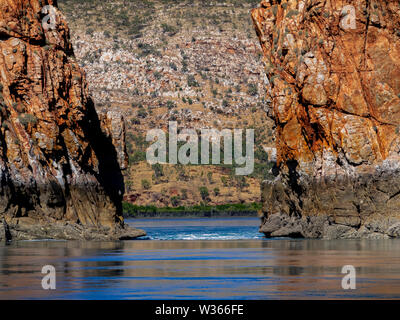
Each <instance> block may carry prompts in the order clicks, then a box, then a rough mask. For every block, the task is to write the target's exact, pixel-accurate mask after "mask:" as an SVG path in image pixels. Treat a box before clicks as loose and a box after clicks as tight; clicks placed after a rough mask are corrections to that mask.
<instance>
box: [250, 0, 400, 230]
mask: <svg viewBox="0 0 400 320" xmlns="http://www.w3.org/2000/svg"><path fill="white" fill-rule="evenodd" d="M347 4H348V5H352V6H353V8H354V10H353V9H352V8H351V7H347V8H345V10H343V9H344V8H343V6H345V5H346V3H345V2H343V1H333V0H332V1H298V0H290V1H289V0H286V1H285V0H282V1H274V0H272V1H262V3H261V6H260V7H259V8H257V9H254V11H253V13H252V16H253V20H254V23H255V27H256V31H257V34H258V36H259V39H260V43H261V46H262V49H263V52H264V62H265V66H266V67H265V70H266V74H267V77H268V79H269V84H268V86H267V95H268V97H269V98H270V99H271V101H272V105H271V110H270V112H269V114H270V115H271V116H272V118H273V119H274V121H275V124H276V138H277V162H278V163H277V165H278V168H279V174H277V177H276V179H275V180H274V181H265V182H264V184H263V187H262V194H263V203H264V215H265V219H264V220H265V221H264V223H263V226H262V228H261V231H262V232H264V233H265V234H266V235H269V236H303V237H325V238H357V237H377V238H385V237H397V236H400V220H399V219H400V209H399V208H400V179H399V178H400V157H399V152H400V135H399V128H400V41H399V36H400V6H399V3H398V2H397V1H388V0H386V1H385V0H380V1H374V0H368V1H367V0H358V1H348V3H347ZM353 11H354V13H355V16H353ZM353 17H354V18H355V19H352V18H353ZM353 22H354V24H353Z"/></svg>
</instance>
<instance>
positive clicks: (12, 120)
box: [0, 0, 145, 240]
mask: <svg viewBox="0 0 400 320" xmlns="http://www.w3.org/2000/svg"><path fill="white" fill-rule="evenodd" d="M46 5H52V6H54V8H55V10H54V17H55V19H54V20H53V19H51V20H50V21H48V22H50V23H53V22H54V24H52V25H43V24H42V22H43V20H44V21H47V20H48V19H46V18H47V17H48V15H47V14H48V12H47V13H46V12H45V13H43V10H42V9H43V7H45V6H46ZM48 26H50V27H51V28H48ZM44 27H46V28H44ZM53 27H54V28H53ZM121 121H122V123H121ZM0 123H1V128H0V219H1V220H2V221H3V223H1V226H0V240H5V239H7V240H10V239H11V240H30V239H71V240H73V239H75V240H121V239H134V238H137V237H140V236H143V235H145V232H144V231H142V230H138V229H134V228H131V227H129V226H128V225H126V224H125V223H124V220H123V217H122V197H123V194H124V180H123V175H122V173H121V168H123V167H124V163H123V162H124V161H126V157H125V156H124V155H123V151H124V150H125V149H124V145H123V144H122V141H121V139H124V135H125V132H124V131H123V128H124V127H123V125H122V124H123V119H122V118H121V116H119V115H118V114H115V112H108V113H107V114H106V115H103V116H98V115H97V113H96V111H95V108H94V104H93V101H92V99H91V98H90V96H89V93H88V87H87V83H86V79H85V75H84V72H83V71H82V70H81V68H80V67H79V66H78V63H77V62H76V60H75V57H74V52H73V48H72V45H71V42H70V38H69V29H68V26H67V24H66V21H65V18H64V16H63V15H62V13H61V12H60V11H59V10H58V9H57V2H56V1H52V0H48V1H47V0H45V1H43V0H42V1H39V0H12V1H11V0H0ZM102 124H103V127H101V125H102ZM116 126H117V127H116ZM118 139H119V141H117V140H118ZM113 143H114V144H116V146H117V147H115V146H114V144H113Z"/></svg>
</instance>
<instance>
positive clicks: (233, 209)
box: [123, 202, 261, 218]
mask: <svg viewBox="0 0 400 320" xmlns="http://www.w3.org/2000/svg"><path fill="white" fill-rule="evenodd" d="M260 210H261V204H260V203H251V204H242V203H237V204H224V205H217V206H208V205H204V204H203V205H198V206H191V207H185V206H180V207H164V208H158V207H156V206H137V205H133V204H131V203H128V202H124V203H123V211H124V215H125V216H128V217H133V218H137V217H155V216H163V217H165V216H194V217H210V216H257V212H258V211H260Z"/></svg>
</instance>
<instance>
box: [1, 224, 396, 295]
mask: <svg viewBox="0 0 400 320" xmlns="http://www.w3.org/2000/svg"><path fill="white" fill-rule="evenodd" d="M128 222H129V223H132V224H133V225H135V226H137V227H142V228H144V229H146V230H147V231H148V238H147V240H137V241H122V242H78V241H70V242H66V241H24V242H18V243H13V244H11V245H7V246H6V245H4V244H0V299H352V298H389V299H392V298H393V299H398V298H400V241H398V240H379V241H376V240H374V241H372V240H351V241H344V240H343V241H342V240H340V241H338V240H335V241H324V240H299V239H264V238H263V237H262V235H260V234H259V233H258V224H259V221H258V219H253V218H243V219H238V218H226V219H151V220H145V219H141V220H131V221H128ZM174 235H175V238H174ZM170 239H174V240H170ZM189 239H190V240H189ZM203 239H209V240H203ZM44 265H53V266H54V267H55V269H56V289H55V290H43V288H42V286H41V281H42V277H43V276H44V275H42V274H41V269H42V267H43V266H44ZM344 265H353V266H354V267H355V268H356V271H357V274H356V276H357V278H356V289H355V290H343V289H342V286H341V283H342V278H343V276H344V275H343V274H341V270H342V267H343V266H344Z"/></svg>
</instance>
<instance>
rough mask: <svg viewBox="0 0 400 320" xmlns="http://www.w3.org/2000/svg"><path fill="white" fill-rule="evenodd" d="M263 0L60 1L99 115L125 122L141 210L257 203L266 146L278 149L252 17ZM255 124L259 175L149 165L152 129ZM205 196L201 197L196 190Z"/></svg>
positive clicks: (131, 183) (130, 185) (129, 176)
mask: <svg viewBox="0 0 400 320" xmlns="http://www.w3.org/2000/svg"><path fill="white" fill-rule="evenodd" d="M257 2H258V1H257V0H255V1H254V0H253V1H245V0H243V1H242V0H240V1H239V0H227V1H209V0H193V1H188V0H167V1H166V0H149V1H141V0H140V1H139V0H131V1H122V0H116V1H102V0H92V1H81V0H60V1H59V4H60V8H61V9H62V10H63V12H65V15H66V17H67V20H68V22H69V24H70V26H71V28H72V30H73V32H72V43H73V46H74V49H75V52H76V56H77V60H78V63H79V64H80V65H81V66H82V67H83V68H84V69H85V71H86V73H87V76H88V82H89V87H90V90H91V92H92V94H93V98H94V100H95V102H96V107H97V108H98V110H113V109H117V110H119V111H121V112H123V114H124V117H125V118H126V120H127V145H128V153H129V170H127V171H126V174H125V180H126V188H127V195H126V198H125V199H126V200H127V201H130V202H132V203H135V204H138V205H150V204H151V205H156V206H160V207H164V206H176V205H195V204H199V203H200V202H207V203H209V204H224V203H238V202H259V199H260V184H261V181H262V180H263V179H265V178H266V177H267V176H268V175H269V170H270V168H271V165H270V164H268V163H267V161H266V154H265V152H264V150H263V146H266V147H268V146H271V145H272V144H273V134H272V130H271V128H272V125H273V123H272V121H270V120H269V119H267V118H266V117H265V109H266V107H267V105H268V103H269V102H268V101H267V99H265V97H264V91H265V90H264V83H263V78H262V73H263V65H262V61H261V50H260V47H259V45H258V39H257V37H256V34H255V32H254V29H253V26H252V21H251V18H250V11H251V9H252V8H254V7H255V6H256V5H257ZM172 120H176V121H177V122H178V125H179V128H195V129H200V128H210V127H213V128H218V129H232V128H242V129H247V128H252V127H253V128H256V147H257V149H256V158H257V159H256V169H255V172H254V174H253V175H251V176H248V177H237V176H235V175H234V173H233V170H232V169H233V168H232V166H172V165H162V166H160V167H154V166H153V167H152V166H150V165H149V164H148V163H147V162H146V161H145V151H146V148H147V146H148V144H147V143H146V141H145V136H146V133H147V131H148V130H149V129H151V128H161V129H164V130H166V129H167V125H168V121H172ZM201 187H203V188H206V189H207V190H208V193H209V197H208V198H207V199H203V198H202V196H201V193H200V191H199V189H200V188H201Z"/></svg>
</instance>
